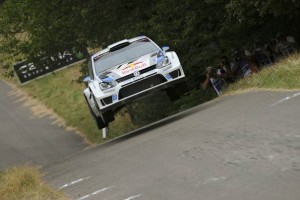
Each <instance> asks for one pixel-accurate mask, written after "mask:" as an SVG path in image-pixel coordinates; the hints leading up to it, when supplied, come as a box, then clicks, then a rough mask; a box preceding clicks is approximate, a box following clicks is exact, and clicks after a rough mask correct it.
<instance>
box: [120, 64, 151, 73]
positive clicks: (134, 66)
mask: <svg viewBox="0 0 300 200" xmlns="http://www.w3.org/2000/svg"><path fill="white" fill-rule="evenodd" d="M146 66H147V65H146V63H144V62H133V63H130V64H128V65H127V66H126V67H124V68H123V69H122V74H123V75H124V74H129V73H130V72H134V71H136V70H138V69H142V68H145V67H146Z"/></svg>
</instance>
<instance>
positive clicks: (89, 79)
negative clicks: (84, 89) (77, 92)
mask: <svg viewBox="0 0 300 200" xmlns="http://www.w3.org/2000/svg"><path fill="white" fill-rule="evenodd" d="M90 81H92V79H91V77H90V76H85V77H84V78H83V79H82V82H84V84H85V85H86V86H87V85H88V83H89V82H90Z"/></svg>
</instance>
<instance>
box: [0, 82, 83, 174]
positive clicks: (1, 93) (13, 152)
mask: <svg viewBox="0 0 300 200" xmlns="http://www.w3.org/2000/svg"><path fill="white" fill-rule="evenodd" d="M11 94H12V89H11V88H10V87H9V86H8V85H6V84H5V83H3V82H2V81H1V80H0V170H3V169H6V168H8V167H12V166H16V165H24V164H30V165H49V164H53V163H55V162H57V161H59V160H62V159H64V158H65V157H68V156H71V155H73V154H75V153H77V152H79V151H81V150H82V149H84V148H85V147H86V145H85V144H84V142H83V139H82V138H81V137H79V136H78V135H76V134H73V133H72V132H68V131H66V130H64V128H63V127H58V126H56V125H53V124H52V121H53V120H51V119H50V118H49V117H42V118H37V117H35V116H33V115H32V112H31V110H30V109H29V108H26V107H24V106H23V103H22V102H18V100H19V98H20V97H16V96H14V95H11Z"/></svg>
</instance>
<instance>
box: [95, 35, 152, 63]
mask: <svg viewBox="0 0 300 200" xmlns="http://www.w3.org/2000/svg"><path fill="white" fill-rule="evenodd" d="M144 38H146V39H149V38H148V37H146V36H138V37H134V38H131V39H124V40H121V41H119V42H116V43H113V44H111V45H108V46H107V48H105V49H102V50H101V51H98V52H97V53H95V54H94V55H92V58H94V57H97V56H99V55H102V54H104V53H107V52H109V50H110V49H111V48H113V47H115V46H118V45H120V44H122V43H126V42H129V43H132V42H135V41H137V40H140V39H144Z"/></svg>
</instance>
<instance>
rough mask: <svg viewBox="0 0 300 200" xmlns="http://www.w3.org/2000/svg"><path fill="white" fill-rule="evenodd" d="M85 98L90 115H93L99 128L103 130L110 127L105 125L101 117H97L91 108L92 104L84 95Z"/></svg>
mask: <svg viewBox="0 0 300 200" xmlns="http://www.w3.org/2000/svg"><path fill="white" fill-rule="evenodd" d="M84 98H85V100H86V103H87V105H88V107H89V110H90V113H91V115H92V117H93V119H94V121H95V122H96V125H97V128H98V129H103V128H106V127H108V123H105V122H104V121H103V120H102V118H101V117H100V116H99V117H98V116H96V115H95V113H94V112H93V110H92V108H91V106H90V104H89V102H88V100H87V98H86V96H85V95H84Z"/></svg>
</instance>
